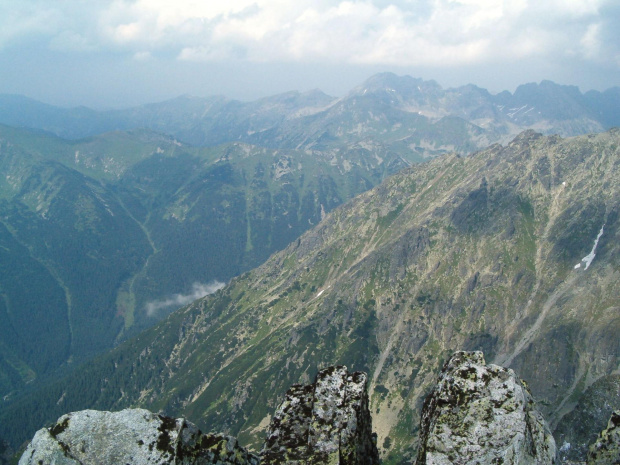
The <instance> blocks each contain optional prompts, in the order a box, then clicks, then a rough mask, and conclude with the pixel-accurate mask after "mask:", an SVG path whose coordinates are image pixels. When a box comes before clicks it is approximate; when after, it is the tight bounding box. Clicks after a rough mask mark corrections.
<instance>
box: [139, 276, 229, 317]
mask: <svg viewBox="0 0 620 465" xmlns="http://www.w3.org/2000/svg"><path fill="white" fill-rule="evenodd" d="M224 286H225V284H224V283H222V282H219V281H212V282H210V283H209V284H201V283H194V284H193V286H192V290H191V291H190V292H189V293H187V294H174V295H172V296H170V297H166V298H164V299H161V300H154V301H152V302H149V303H147V304H146V306H145V309H146V314H147V315H148V316H155V315H157V313H158V311H159V310H162V309H171V308H180V307H182V306H184V305H187V304H189V303H190V302H193V301H194V300H197V299H200V298H202V297H204V296H207V295H209V294H213V293H214V292H216V291H218V290H220V289H222V288H223V287H224Z"/></svg>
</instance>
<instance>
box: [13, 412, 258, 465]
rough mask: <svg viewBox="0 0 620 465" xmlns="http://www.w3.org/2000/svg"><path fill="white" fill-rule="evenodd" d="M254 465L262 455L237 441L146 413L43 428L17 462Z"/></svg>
mask: <svg viewBox="0 0 620 465" xmlns="http://www.w3.org/2000/svg"><path fill="white" fill-rule="evenodd" d="M52 463H53V464H55V465H77V464H80V465H87V464H93V465H95V464H97V465H107V464H109V465H113V464H114V465H116V464H124V463H127V464H132V465H143V464H144V465H146V464H168V463H175V464H196V465H206V464H220V465H228V464H230V465H255V464H258V463H259V459H258V457H256V456H255V455H253V454H251V453H249V452H247V451H246V450H245V449H243V448H242V447H240V446H238V445H237V440H236V439H234V438H231V437H228V436H222V435H218V434H203V433H201V432H200V430H199V429H198V428H196V426H194V425H193V424H192V423H190V422H187V421H185V420H184V419H182V418H180V419H176V420H175V419H174V418H170V417H165V416H162V415H157V414H154V413H151V412H149V411H148V410H143V409H126V410H122V411H120V412H114V413H112V412H100V411H97V410H83V411H80V412H75V413H70V414H68V415H64V416H62V417H60V418H59V419H58V421H57V422H56V424H55V425H53V426H52V427H51V428H49V429H48V428H43V429H41V430H39V431H38V432H37V433H36V434H35V436H34V439H33V440H32V442H31V443H30V444H29V445H28V448H27V449H26V451H25V452H24V454H23V455H22V457H21V459H20V461H19V464H20V465H30V464H33V465H34V464H52Z"/></svg>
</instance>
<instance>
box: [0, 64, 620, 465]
mask: <svg viewBox="0 0 620 465" xmlns="http://www.w3.org/2000/svg"><path fill="white" fill-rule="evenodd" d="M0 100H2V103H1V104H0V121H1V122H3V123H4V124H8V125H12V126H22V127H24V128H25V127H28V128H30V129H23V128H22V129H15V128H13V127H9V126H1V127H0V173H1V174H2V176H1V177H0V240H1V241H2V242H0V246H1V247H0V253H1V254H2V255H3V259H2V261H1V262H0V265H1V266H3V268H4V269H3V270H2V273H0V285H1V288H2V297H3V299H2V300H1V301H0V303H1V306H0V318H2V324H1V325H0V331H2V332H3V333H2V335H1V336H0V341H2V345H1V346H0V355H1V358H0V388H1V393H2V396H3V397H5V400H4V406H3V409H2V412H1V413H0V424H1V425H2V426H1V428H2V429H1V430H0V436H2V437H5V438H7V439H10V440H11V441H13V443H16V442H17V443H18V442H20V441H22V440H23V439H26V437H28V435H29V434H31V433H32V432H33V431H34V430H36V429H38V428H40V427H41V425H42V424H43V423H45V422H46V421H51V420H55V419H56V418H57V417H58V416H59V415H60V414H62V413H66V412H67V411H70V410H78V409H83V408H102V409H117V408H122V407H126V406H136V405H139V406H144V407H148V408H150V409H152V410H159V409H162V410H164V411H166V413H168V414H174V415H176V414H183V415H184V416H186V417H188V418H189V419H190V420H192V421H194V422H196V423H198V424H199V425H200V426H202V427H203V428H207V429H211V428H215V429H218V430H222V431H226V432H231V433H234V434H235V435H238V436H239V437H240V439H241V441H242V442H244V443H246V444H258V443H260V442H261V441H262V436H261V434H263V433H264V426H265V424H266V423H268V421H267V419H268V417H269V415H271V413H270V410H269V409H270V408H275V405H276V404H277V393H278V392H284V390H285V389H286V388H287V387H288V386H289V385H290V384H293V383H297V382H300V381H301V382H307V381H309V380H310V379H311V378H312V377H313V376H314V374H315V373H316V371H317V370H318V369H320V368H321V367H323V366H327V365H331V364H346V365H348V366H349V367H350V368H351V369H353V370H364V371H368V372H369V373H370V374H371V382H370V392H371V408H372V412H373V415H374V416H375V418H376V419H374V420H373V421H374V422H375V427H376V429H377V432H378V434H379V446H381V448H382V450H383V456H384V458H386V460H387V463H398V461H400V460H403V459H406V458H408V457H409V458H410V457H411V456H412V453H413V450H414V449H415V444H414V442H413V440H412V434H411V431H412V430H414V429H415V428H416V427H417V424H418V415H419V411H420V406H421V400H422V399H423V397H424V395H425V394H426V393H427V392H428V389H429V386H430V383H431V382H432V380H434V378H435V375H436V373H437V370H438V369H439V367H440V365H441V361H442V360H443V359H445V358H446V356H447V355H448V354H449V353H452V351H454V350H457V349H467V350H472V349H482V350H484V351H485V353H486V355H487V358H488V360H489V361H498V362H500V363H502V364H505V365H507V366H511V367H513V368H514V369H515V370H516V371H517V372H518V373H519V375H520V376H521V377H523V378H525V379H526V380H527V381H528V382H529V383H530V385H531V387H532V390H533V391H534V395H535V396H536V397H537V398H539V400H542V404H543V405H544V408H545V409H546V410H545V412H544V413H545V414H546V415H548V418H549V419H550V420H551V423H552V426H553V427H554V428H556V437H557V438H558V440H559V444H560V445H561V444H562V441H564V440H566V442H571V443H573V444H581V443H584V441H585V439H584V438H583V437H582V436H587V435H588V434H590V433H591V431H590V428H588V430H587V431H585V432H584V433H583V435H581V436H580V434H581V433H580V434H576V433H575V431H576V430H577V428H576V426H575V425H577V424H578V423H580V422H583V419H584V418H585V417H586V416H587V415H590V416H591V417H592V418H591V421H592V425H593V426H592V428H595V426H596V427H598V429H592V431H594V432H598V431H599V430H600V429H601V428H600V427H599V423H601V422H602V421H605V422H606V421H607V418H608V416H609V415H608V414H604V412H602V410H600V407H598V406H597V409H599V410H597V413H596V414H590V413H589V411H588V409H587V408H585V405H587V402H588V399H591V398H592V397H593V396H592V392H593V391H588V389H594V390H595V391H596V392H597V393H598V394H597V395H599V396H600V397H601V398H607V399H611V400H610V401H609V402H610V405H611V404H613V403H614V402H616V403H618V402H620V401H619V399H620V394H618V390H617V389H618V388H617V386H618V385H620V380H619V378H618V374H617V370H618V356H619V355H620V347H619V346H618V344H619V342H618V338H617V334H618V332H619V331H620V321H619V319H618V309H619V308H620V302H619V296H618V295H617V292H616V290H615V286H614V285H613V283H615V281H616V275H617V272H618V250H617V247H616V245H615V244H616V243H617V235H618V231H617V224H616V223H617V215H618V211H617V210H618V199H619V196H620V192H618V187H619V185H620V184H619V181H620V180H619V179H618V173H619V172H620V171H618V168H619V164H620V153H619V152H618V147H619V145H618V142H620V140H619V135H618V132H617V130H612V131H609V132H605V133H602V134H599V135H596V136H580V137H576V138H568V139H562V138H560V137H558V136H550V137H543V136H541V135H540V134H536V133H534V132H531V131H530V132H526V133H523V134H521V135H519V136H518V137H517V138H516V139H514V137H515V135H516V134H517V133H519V132H521V131H522V130H523V129H524V128H535V129H536V130H537V131H540V132H543V133H549V134H551V133H560V134H562V135H564V136H574V135H577V134H584V133H590V132H600V131H603V130H607V129H608V128H610V127H611V126H614V125H617V124H618V123H619V122H620V110H618V109H619V108H620V106H619V105H618V102H620V88H614V89H610V90H608V91H606V92H604V93H598V92H588V93H586V94H581V93H580V92H579V91H578V89H577V88H574V87H568V86H558V85H556V84H553V83H551V82H548V81H544V82H542V83H541V84H538V85H536V84H531V85H525V86H521V87H519V88H518V89H517V91H516V92H515V93H514V94H509V93H507V92H504V93H501V94H498V95H491V94H489V93H488V92H486V91H484V90H483V89H479V88H477V87H475V86H465V87H462V88H459V89H448V90H444V89H442V88H441V87H440V86H438V85H437V84H436V83H434V82H432V81H422V80H417V79H414V78H410V77H397V76H395V75H391V74H382V75H377V76H374V77H372V78H370V79H369V80H368V81H367V82H365V83H364V84H363V85H361V86H360V87H358V88H356V89H354V90H352V91H351V92H350V94H349V95H347V96H346V97H344V98H341V99H334V98H331V97H329V96H326V95H325V94H322V93H321V92H319V91H316V92H311V93H307V94H299V93H288V94H282V95H278V96H275V97H272V98H267V99H262V100H259V101H256V102H250V103H242V102H235V101H229V100H227V99H225V98H222V97H214V98H210V99H197V98H190V97H182V98H179V99H175V100H172V101H168V102H163V103H160V104H153V105H147V106H142V107H137V108H132V109H127V110H115V111H109V112H96V111H92V110H88V109H84V108H80V109H59V108H54V107H50V106H45V105H42V104H39V103H37V102H33V101H26V100H24V99H23V98H20V97H8V96H4V97H2V99H0ZM102 131H115V132H109V133H105V134H100V132H102ZM164 134H166V135H164ZM61 137H62V138H61ZM63 138H66V139H63ZM67 139H72V140H67ZM513 139H514V141H513ZM495 142H501V143H502V144H503V145H499V144H495V145H491V146H490V147H489V148H488V149H485V150H482V151H480V152H478V153H475V154H473V155H468V154H469V153H470V152H474V151H476V150H478V149H482V148H484V147H487V146H488V145H490V144H492V143H495ZM452 152H457V153H460V154H461V155H462V156H459V155H457V154H455V153H452ZM446 153H448V155H444V154H446ZM439 155H444V156H441V157H438V156H439ZM466 155H467V156H466ZM434 157H438V158H437V159H435V160H432V161H428V162H426V163H424V164H421V165H418V164H417V162H420V161H423V160H425V159H428V158H434ZM411 165H413V166H411ZM389 175H394V176H392V177H390V178H389V179H386V178H387V177H388V176H389ZM382 181H383V183H382V184H381V185H380V186H379V187H376V188H375V189H374V190H372V191H370V192H367V193H365V194H362V193H363V192H365V191H367V190H368V189H370V188H372V187H373V186H377V185H378V184H379V183H381V182H382ZM358 194H361V195H359V196H357V197H356V198H355V199H354V200H353V201H351V202H349V203H346V204H345V205H343V206H340V207H339V205H341V204H343V203H344V202H346V201H347V200H349V199H352V198H353V197H355V196H356V195H358ZM334 209H335V210H334ZM330 211H331V212H332V213H330ZM322 219H323V221H322V222H321V220H322ZM319 223H320V224H319ZM317 225H318V226H317ZM310 228H313V229H311V230H310V231H308V232H306V233H305V234H304V235H303V236H302V234H303V233H304V232H305V231H307V230H308V229H310ZM300 236H301V238H299V237H300ZM298 238H299V239H298ZM288 244H290V245H288ZM287 245H288V248H286V249H285V250H284V251H282V252H279V253H276V254H275V255H273V256H272V257H271V259H269V260H268V261H267V262H266V263H265V264H264V265H261V266H260V267H258V268H255V269H253V270H252V271H248V270H251V269H252V268H254V267H256V266H258V265H260V264H261V263H263V261H264V260H266V259H267V258H268V257H269V255H270V254H272V253H273V252H276V251H278V250H281V249H283V248H285V247H286V246H287ZM588 257H590V258H588ZM576 265H580V266H579V267H576ZM246 271H247V273H246V274H243V275H242V276H240V277H238V278H235V279H233V280H232V282H231V283H230V284H229V285H228V286H226V287H225V288H224V289H222V290H220V291H218V292H217V293H216V294H215V295H214V296H211V297H206V298H204V299H202V300H199V301H197V302H195V303H194V304H191V305H189V306H188V307H186V308H184V309H182V310H180V311H178V312H175V313H173V314H172V315H170V317H169V318H167V319H166V320H165V321H164V322H162V323H161V324H159V325H158V326H156V327H155V328H153V329H151V330H148V331H147V332H145V333H143V334H141V335H140V336H139V337H138V338H137V339H133V340H131V341H129V342H127V343H125V344H122V345H121V346H120V347H118V348H117V349H115V350H114V351H113V352H111V353H110V354H108V355H106V356H104V357H103V358H100V359H98V360H97V361H96V362H94V363H93V364H91V365H90V366H89V367H88V368H85V369H82V370H81V371H80V373H75V374H73V375H70V377H69V378H67V379H66V380H64V381H62V382H60V383H56V384H52V385H51V387H47V388H45V389H44V390H43V391H39V392H37V394H36V396H31V397H26V398H21V399H20V396H19V391H20V390H21V389H23V388H24V387H25V386H26V385H27V383H29V382H31V381H33V380H35V379H38V378H41V377H46V376H52V375H53V374H54V373H56V370H58V369H59V368H63V367H64V368H66V367H67V366H75V365H77V364H78V362H80V361H82V360H85V359H87V358H89V357H91V356H93V355H94V354H96V353H99V352H102V351H104V350H106V349H108V348H110V347H112V345H113V344H114V343H115V342H117V341H119V340H122V339H123V338H124V337H126V336H127V335H131V334H134V333H135V332H137V331H138V330H141V329H144V328H146V327H147V326H149V325H151V324H153V323H154V322H155V319H153V318H151V317H150V316H149V314H148V309H149V308H150V309H157V308H158V305H159V304H162V303H163V304H165V303H166V302H167V301H168V300H172V301H174V300H175V298H176V297H175V296H176V295H179V296H181V297H182V296H184V295H192V293H193V292H194V289H195V288H196V286H198V287H199V286H200V285H206V284H209V283H212V282H213V281H221V282H224V281H228V280H230V279H231V278H233V277H234V276H237V275H239V274H241V273H243V272H246ZM42 302H44V303H45V306H44V307H42V305H41V303H42ZM149 304H152V305H151V306H149ZM164 307H165V305H164ZM164 307H161V308H160V309H161V310H162V311H161V313H159V314H158V315H156V316H158V317H164V316H165V315H166V314H167V311H166V310H170V309H172V306H170V307H169V308H168V307H166V308H164ZM33 325H34V326H33ZM92 380H97V382H96V383H94V384H93V381H92ZM265 387H267V388H265ZM614 396H615V397H614ZM580 409H581V410H580ZM603 410H604V409H603ZM577 412H580V413H579V414H577ZM599 417H600V418H599ZM588 418H589V417H588ZM561 420H562V421H561ZM571 425H572V426H571ZM594 425H595V426H594ZM559 435H563V436H559ZM571 435H572V436H571ZM579 453H580V452H579Z"/></svg>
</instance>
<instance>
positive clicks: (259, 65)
mask: <svg viewBox="0 0 620 465" xmlns="http://www.w3.org/2000/svg"><path fill="white" fill-rule="evenodd" d="M383 71H391V72H394V73H396V74H399V75H404V74H408V75H411V76H413V77H417V78H423V79H434V80H435V81H437V82H438V83H439V84H441V85H442V86H444V87H457V86H460V85H465V84H468V83H473V84H476V85H478V86H480V87H484V88H486V89H488V90H489V91H491V92H500V91H502V90H509V91H511V92H512V91H514V89H515V88H516V87H517V86H518V85H519V84H524V83H528V82H540V81H541V80H543V79H550V80H552V81H555V82H557V83H559V84H570V85H576V86H579V88H580V89H581V91H582V92H585V91H587V90H590V89H596V90H604V89H607V88H609V87H614V86H619V85H620V2H618V1H617V0H503V1H502V0H394V1H390V0H365V1H356V0H347V1H341V0H226V1H219V0H218V1H215V0H203V1H197V0H174V1H170V0H0V93H11V94H22V95H26V96H29V97H32V98H35V99H37V100H41V101H44V102H47V103H52V104H55V105H61V106H77V105H86V106H90V107H94V108H120V107H127V106H132V105H137V104H142V103H147V102H154V101H161V100H165V99H168V98H173V97H176V96H179V95H184V94H189V95H195V96H211V95H225V96H227V97H230V98H235V99H240V100H253V99H256V98H260V97H265V96H269V95H273V94H276V93H280V92H286V91H289V90H299V91H307V90H312V89H317V88H318V89H321V90H323V91H324V92H326V93H328V94H330V95H334V96H341V95H345V94H346V93H347V92H348V91H349V90H351V89H352V88H354V87H355V86H357V85H360V84H361V83H362V82H363V81H364V80H366V79H367V78H368V77H370V76H372V75H373V74H375V73H378V72H383Z"/></svg>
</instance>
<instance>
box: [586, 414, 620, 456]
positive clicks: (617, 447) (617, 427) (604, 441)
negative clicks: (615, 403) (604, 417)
mask: <svg viewBox="0 0 620 465" xmlns="http://www.w3.org/2000/svg"><path fill="white" fill-rule="evenodd" d="M619 463H620V410H616V411H615V412H614V413H613V414H612V415H611V418H610V419H609V423H608V424H607V428H606V429H604V430H603V431H601V434H599V436H598V438H597V439H596V442H595V443H594V444H592V445H591V446H590V451H589V453H588V465H617V464H619Z"/></svg>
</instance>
